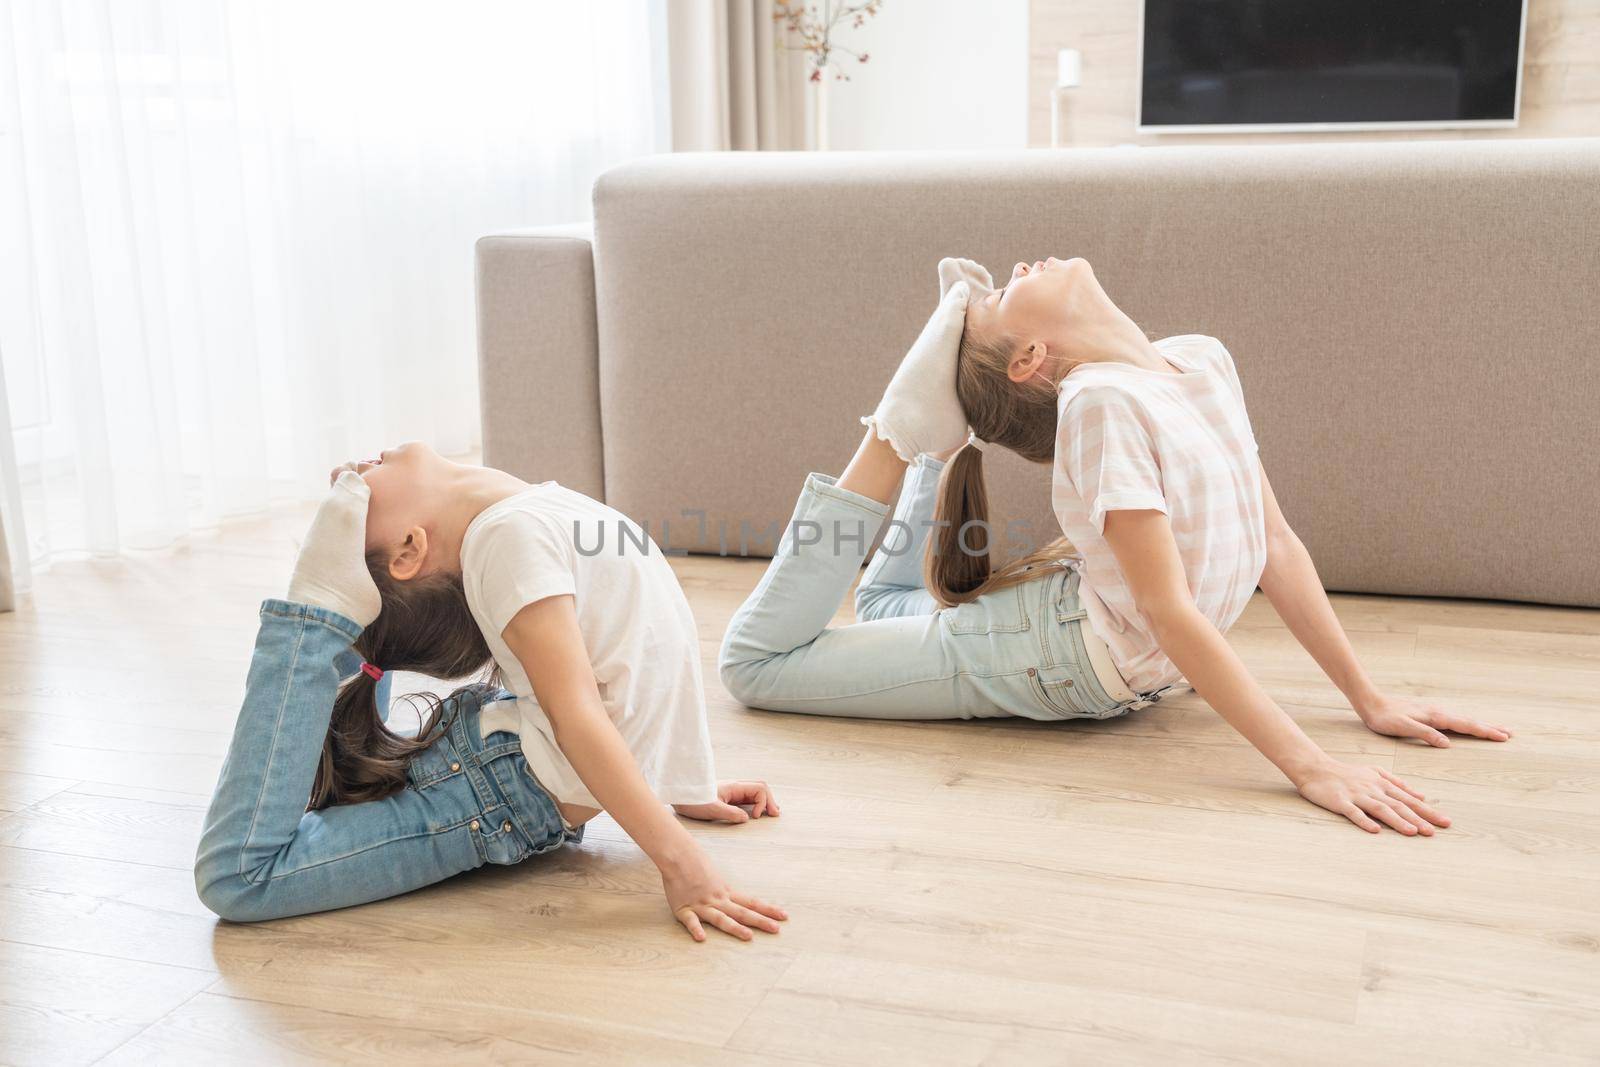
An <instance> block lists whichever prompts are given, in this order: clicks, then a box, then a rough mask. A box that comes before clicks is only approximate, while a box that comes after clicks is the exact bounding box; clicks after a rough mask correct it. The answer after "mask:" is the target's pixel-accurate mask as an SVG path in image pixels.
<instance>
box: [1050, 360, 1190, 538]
mask: <svg viewBox="0 0 1600 1067" xmlns="http://www.w3.org/2000/svg"><path fill="white" fill-rule="evenodd" d="M1058 434H1059V436H1058V440H1057V443H1056V470H1057V473H1058V475H1059V476H1060V477H1062V478H1064V479H1065V480H1066V481H1067V483H1068V484H1069V485H1071V486H1072V488H1073V489H1074V490H1076V491H1077V494H1078V496H1079V497H1080V498H1081V499H1082V501H1083V507H1084V510H1085V511H1086V512H1087V513H1088V515H1089V521H1090V522H1091V523H1093V524H1094V528H1095V529H1096V530H1098V531H1099V532H1100V533H1102V534H1104V533H1105V528H1106V512H1108V511H1129V510H1138V509H1143V508H1153V509H1155V510H1156V511H1160V512H1163V513H1165V512H1167V498H1166V494H1165V492H1164V491H1163V489H1162V484H1161V464H1160V462H1159V461H1158V459H1157V458H1156V448H1155V439H1154V437H1153V436H1152V435H1151V433H1150V428H1149V425H1148V424H1147V422H1146V416H1145V414H1144V412H1143V410H1141V409H1140V407H1139V405H1138V404H1137V403H1136V402H1135V401H1134V400H1133V399H1132V398H1131V397H1129V396H1128V394H1127V393H1125V392H1123V391H1122V390H1120V389H1117V388H1115V387H1112V386H1103V385H1096V386H1090V387H1088V388H1085V389H1082V390H1080V391H1079V392H1078V393H1077V394H1076V395H1074V396H1073V397H1072V398H1071V399H1069V400H1068V401H1067V403H1066V406H1065V408H1064V410H1063V411H1062V413H1061V422H1060V427H1059V430H1058Z"/></svg>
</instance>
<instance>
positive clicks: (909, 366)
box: [861, 256, 993, 463]
mask: <svg viewBox="0 0 1600 1067" xmlns="http://www.w3.org/2000/svg"><path fill="white" fill-rule="evenodd" d="M992 288H993V284H992V279H991V278H990V276H989V272H988V271H987V270H985V269H984V268H983V267H982V266H980V265H978V264H977V263H974V262H973V261H972V260H970V259H958V258H955V257H953V256H947V257H946V258H944V259H942V260H940V261H939V293H940V299H939V306H938V307H937V308H935V309H934V312H933V314H932V315H931V316H929V318H928V321H927V324H926V325H924V326H923V327H922V332H921V333H920V334H918V335H917V339H916V341H915V342H913V343H912V345H911V349H910V351H908V352H907V353H906V355H905V358H904V359H902V360H901V361H900V366H899V367H898V368H897V369H896V370H895V372H894V377H893V378H891V379H889V386H888V388H887V389H885V390H884V391H883V399H882V400H880V401H878V407H877V410H875V411H874V412H873V413H872V414H871V415H865V416H863V417H862V419H861V421H862V423H863V424H864V425H866V426H869V427H871V428H872V430H873V432H874V433H876V434H877V435H878V436H879V437H880V438H882V439H883V440H885V441H888V442H889V444H890V445H891V446H893V448H894V450H895V453H896V454H897V455H899V457H900V458H901V459H903V460H905V461H906V462H908V463H909V462H910V461H911V460H912V459H914V458H916V456H917V455H918V454H919V453H923V452H943V451H945V450H946V449H950V448H954V447H956V446H957V445H959V444H960V443H961V442H962V441H965V440H966V438H967V416H966V413H965V412H963V411H962V410H961V401H960V400H958V399H957V398H956V357H957V355H958V354H959V353H960V351H961V333H962V329H963V327H964V326H965V325H966V314H967V302H968V301H969V300H970V299H972V297H974V296H976V295H980V294H982V293H986V292H988V291H989V290H991V289H992Z"/></svg>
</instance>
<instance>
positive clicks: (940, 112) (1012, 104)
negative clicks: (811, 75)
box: [828, 0, 1028, 149]
mask: <svg viewBox="0 0 1600 1067" xmlns="http://www.w3.org/2000/svg"><path fill="white" fill-rule="evenodd" d="M839 40H840V41H841V42H842V43H843V44H845V45H846V46H847V47H849V48H851V49H853V50H855V51H857V52H866V53H868V54H869V55H870V56H871V58H870V59H869V60H868V61H867V62H866V63H857V62H856V61H855V60H854V59H851V58H849V57H848V56H846V57H843V60H844V62H843V63H842V64H841V65H842V67H843V69H844V71H845V73H847V74H849V75H850V79H851V80H850V81H847V82H845V81H834V82H833V83H832V84H831V86H830V88H829V92H830V94H831V95H830V98H829V104H828V113H829V123H828V125H829V140H830V145H829V147H831V148H835V149H877V148H956V149H969V148H970V149H981V148H1025V147H1027V144H1028V0H884V5H883V8H882V9H881V10H880V11H879V13H878V15H877V16H876V17H874V18H872V19H870V20H869V21H868V22H867V24H866V25H865V26H862V27H861V28H860V29H858V30H852V29H849V28H845V29H844V30H842V32H841V36H840V38H839Z"/></svg>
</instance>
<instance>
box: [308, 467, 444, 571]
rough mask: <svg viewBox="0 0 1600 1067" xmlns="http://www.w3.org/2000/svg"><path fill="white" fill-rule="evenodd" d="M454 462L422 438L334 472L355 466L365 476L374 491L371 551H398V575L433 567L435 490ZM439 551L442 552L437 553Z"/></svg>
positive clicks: (370, 515) (369, 521)
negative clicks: (431, 553) (431, 551)
mask: <svg viewBox="0 0 1600 1067" xmlns="http://www.w3.org/2000/svg"><path fill="white" fill-rule="evenodd" d="M450 466H454V464H451V463H450V461H449V460H447V459H445V458H444V457H442V456H440V455H439V454H438V453H437V452H435V451H434V450H433V449H432V448H430V447H429V446H428V445H426V444H425V443H423V442H421V441H407V442H405V443H404V444H401V445H396V446H395V447H394V448H387V449H384V450H383V451H382V452H380V453H378V456H377V458H375V459H365V460H360V461H357V462H352V463H346V464H342V465H341V466H339V467H335V468H334V470H333V472H332V473H333V476H334V477H337V476H338V473H339V471H340V470H343V469H345V468H347V467H348V468H349V469H351V470H354V471H355V472H356V473H357V474H359V475H361V477H362V479H363V480H364V481H365V482H366V483H367V488H368V489H370V490H371V492H372V496H371V499H370V500H369V501H368V503H367V544H366V550H367V551H368V552H374V551H378V550H383V551H386V552H391V553H393V557H392V558H391V561H390V562H391V570H394V569H395V568H396V567H398V568H399V570H400V573H396V574H395V577H397V578H401V579H405V578H410V577H415V576H417V575H418V574H421V573H425V572H426V571H427V570H429V569H432V568H431V567H429V566H428V565H429V564H432V563H437V562H438V561H437V560H430V559H429V558H428V557H429V555H430V552H429V549H430V531H432V532H433V534H436V532H437V531H436V530H434V527H435V525H436V523H435V519H436V515H435V512H436V511H437V504H438V500H437V493H436V492H435V489H436V488H437V486H439V485H440V484H442V482H443V481H444V478H443V475H444V474H445V473H446V470H445V468H447V467H450ZM435 554H436V553H435Z"/></svg>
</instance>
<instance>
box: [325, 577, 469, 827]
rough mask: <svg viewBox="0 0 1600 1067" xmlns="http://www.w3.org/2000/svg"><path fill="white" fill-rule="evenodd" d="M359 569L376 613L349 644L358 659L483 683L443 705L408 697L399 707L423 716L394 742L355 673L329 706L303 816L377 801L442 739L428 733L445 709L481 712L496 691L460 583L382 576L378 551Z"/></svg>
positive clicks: (433, 697) (367, 680)
mask: <svg viewBox="0 0 1600 1067" xmlns="http://www.w3.org/2000/svg"><path fill="white" fill-rule="evenodd" d="M366 562H367V570H368V572H370V573H371V575H372V580H373V582H375V583H376V584H377V586H378V594H379V596H380V597H381V598H382V600H383V609H382V610H381V611H380V612H379V613H378V617H377V618H376V619H374V620H373V621H372V623H371V624H370V625H368V626H367V628H366V629H364V630H362V631H361V634H360V636H358V637H357V638H356V639H355V641H354V642H353V643H352V647H353V648H354V649H355V651H356V652H357V653H359V654H360V655H361V656H362V658H364V659H365V660H366V661H367V662H369V663H373V664H376V665H377V666H379V667H381V668H383V670H385V671H395V670H402V671H416V672H418V673H420V674H426V675H428V676H430V677H433V678H465V677H468V676H469V675H476V674H485V676H484V677H483V678H480V679H476V680H474V681H472V682H469V683H468V684H466V685H463V686H461V687H460V688H458V689H456V690H455V691H454V692H453V693H451V694H450V696H449V697H447V698H444V699H441V698H440V697H439V696H438V695H437V694H434V693H416V694H408V695H407V697H406V699H407V700H412V701H417V700H420V701H422V702H423V704H424V705H425V706H426V707H427V708H428V713H427V718H426V719H424V721H423V723H422V725H421V727H420V728H419V729H418V730H417V735H416V737H402V736H400V735H399V734H396V733H393V732H391V731H390V730H389V728H388V727H386V726H385V725H384V724H383V720H382V718H381V716H380V715H379V714H378V702H377V688H378V683H377V682H376V681H375V680H374V679H373V678H371V677H369V676H368V675H366V674H364V673H357V674H356V675H355V677H353V678H351V679H350V680H349V681H347V682H345V683H344V685H342V686H341V687H340V688H339V695H338V696H337V697H336V698H335V699H334V702H333V718H332V720H331V721H330V722H329V724H328V736H327V738H326V740H324V741H323V744H322V761H321V762H320V763H319V764H318V765H317V775H316V778H315V779H314V780H313V781H312V785H311V800H310V803H308V804H307V805H306V810H307V811H313V810H316V809H318V808H325V807H328V806H330V805H333V804H357V803H360V802H362V801H366V800H379V799H382V798H383V797H386V796H388V795H389V794H391V793H395V792H398V791H399V790H401V789H403V788H405V784H406V768H407V765H408V764H409V763H410V762H411V757H412V756H414V755H415V754H416V753H418V752H420V751H422V750H423V749H425V748H427V747H429V746H430V745H432V744H433V743H434V742H436V741H437V740H438V739H439V737H442V736H443V734H444V731H443V730H440V731H439V733H438V734H437V735H435V734H434V730H435V728H437V727H439V726H440V725H441V722H442V721H443V720H444V716H445V709H446V706H447V705H448V706H450V707H453V708H454V709H455V711H456V714H460V711H461V709H462V707H463V704H462V702H463V701H464V700H469V699H470V700H474V701H477V702H478V703H480V704H481V703H482V701H483V700H484V698H485V696H486V695H487V694H488V693H489V692H491V691H494V690H497V689H498V688H499V685H500V672H499V669H498V668H497V667H495V666H494V656H493V655H492V654H491V653H490V651H489V645H488V642H486V641H485V640H484V639H483V631H481V630H480V629H478V624H477V622H476V621H474V619H473V617H472V612H471V610H470V609H469V608H468V607H467V594H466V589H465V588H464V587H463V586H462V584H461V575H459V574H444V573H437V574H430V575H426V576H424V577H420V578H412V579H409V580H407V581H399V580H397V579H395V578H394V577H393V576H391V575H390V574H389V561H388V553H387V551H385V550H382V549H380V550H377V551H373V552H369V553H367V559H366ZM485 672H486V673H485ZM413 707H416V705H415V704H413Z"/></svg>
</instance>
